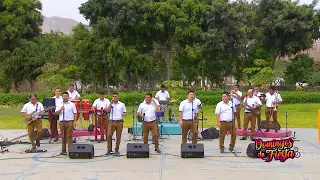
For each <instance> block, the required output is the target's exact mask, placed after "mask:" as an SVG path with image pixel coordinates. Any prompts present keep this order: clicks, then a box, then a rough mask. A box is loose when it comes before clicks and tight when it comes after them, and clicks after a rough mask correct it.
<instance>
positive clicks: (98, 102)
mask: <svg viewBox="0 0 320 180" xmlns="http://www.w3.org/2000/svg"><path fill="white" fill-rule="evenodd" d="M109 105H110V101H109V99H106V98H104V99H103V100H101V99H100V98H98V99H96V100H95V101H94V102H93V104H92V107H93V108H97V114H98V115H100V110H101V108H103V109H104V108H107V107H108V106H109Z"/></svg>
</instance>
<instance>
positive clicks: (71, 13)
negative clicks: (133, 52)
mask: <svg viewBox="0 0 320 180" xmlns="http://www.w3.org/2000/svg"><path fill="white" fill-rule="evenodd" d="M86 1H87V0H41V2H42V10H43V12H42V13H43V15H44V16H47V17H51V16H60V17H64V18H70V19H74V20H76V21H78V22H82V23H85V24H88V22H87V21H86V20H85V19H84V17H83V16H82V15H81V14H80V13H79V9H78V8H79V7H80V6H81V4H82V3H84V2H86ZM300 3H301V4H311V3H312V0H300ZM317 7H318V8H319V7H320V6H319V4H318V5H317Z"/></svg>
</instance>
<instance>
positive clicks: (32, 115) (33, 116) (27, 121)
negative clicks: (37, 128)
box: [24, 108, 51, 125]
mask: <svg viewBox="0 0 320 180" xmlns="http://www.w3.org/2000/svg"><path fill="white" fill-rule="evenodd" d="M48 109H51V108H46V109H45V110H43V111H40V112H36V111H33V112H32V113H30V114H27V117H26V118H24V123H25V124H26V125H29V124H30V123H31V122H33V121H36V120H38V118H36V116H38V115H39V114H42V113H44V112H46V111H47V110H48Z"/></svg>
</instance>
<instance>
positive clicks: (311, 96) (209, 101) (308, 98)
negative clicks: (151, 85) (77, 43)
mask: <svg viewBox="0 0 320 180" xmlns="http://www.w3.org/2000/svg"><path fill="white" fill-rule="evenodd" d="M222 92H223V91H222V90H217V91H197V92H196V94H197V98H199V99H200V100H201V101H202V103H203V104H204V105H216V104H217V103H218V102H219V101H221V93H222ZM155 93H156V92H152V94H153V95H155ZM36 94H37V96H38V101H40V102H43V99H44V98H47V97H52V96H53V94H52V93H43V92H41V93H36ZM243 94H246V93H243ZM280 94H281V97H282V99H283V100H284V103H286V104H294V103H319V102H320V92H280ZM81 95H82V99H90V100H91V102H93V101H94V100H95V99H97V98H99V95H98V94H81ZM170 95H171V99H174V100H176V103H177V104H179V103H180V102H181V100H183V99H186V98H187V92H186V91H179V90H178V91H174V90H173V91H171V94H170ZM144 96H145V92H120V93H119V98H120V101H122V102H123V103H125V104H126V105H127V106H132V105H135V106H137V105H139V104H140V103H141V102H142V101H143V99H144ZM106 98H108V99H111V95H106ZM26 102H28V94H27V93H19V94H18V93H8V94H6V93H0V105H8V106H18V105H22V104H24V103H26Z"/></svg>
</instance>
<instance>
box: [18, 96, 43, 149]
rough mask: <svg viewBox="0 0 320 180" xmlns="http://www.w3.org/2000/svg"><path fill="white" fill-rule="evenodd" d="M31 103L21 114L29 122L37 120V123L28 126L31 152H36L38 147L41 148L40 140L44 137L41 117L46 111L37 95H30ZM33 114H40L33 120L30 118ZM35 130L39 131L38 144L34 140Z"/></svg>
mask: <svg viewBox="0 0 320 180" xmlns="http://www.w3.org/2000/svg"><path fill="white" fill-rule="evenodd" d="M29 101H30V102H28V103H26V104H25V105H24V106H23V108H22V110H21V112H20V114H21V116H23V117H24V118H26V119H27V120H28V121H30V120H32V119H36V120H35V121H32V122H30V123H29V124H28V136H29V139H30V141H31V144H32V148H31V151H35V150H36V146H38V147H40V138H41V136H42V121H41V116H42V115H43V113H41V112H42V111H44V108H43V105H42V103H41V102H38V101H37V95H35V94H30V95H29ZM32 113H38V114H37V115H35V116H34V118H32V117H30V114H32ZM34 129H36V130H37V137H36V143H35V142H34V138H33V131H34Z"/></svg>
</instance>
